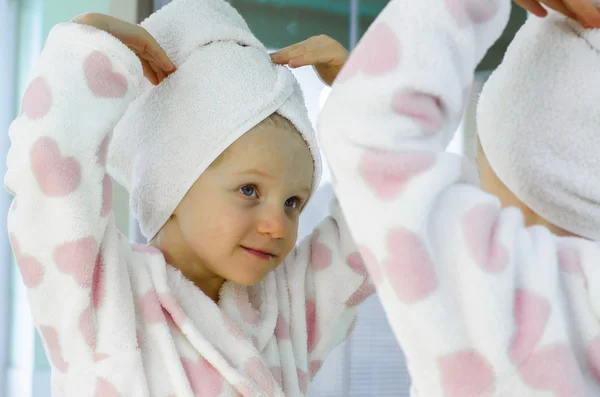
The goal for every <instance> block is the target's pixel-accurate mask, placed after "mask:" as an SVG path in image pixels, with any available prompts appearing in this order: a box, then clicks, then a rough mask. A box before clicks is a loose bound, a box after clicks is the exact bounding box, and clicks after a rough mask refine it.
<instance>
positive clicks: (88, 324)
mask: <svg viewBox="0 0 600 397" xmlns="http://www.w3.org/2000/svg"><path fill="white" fill-rule="evenodd" d="M79 331H80V332H81V334H82V335H83V339H84V340H85V342H86V343H87V345H88V346H89V347H90V348H91V349H92V351H95V350H96V327H95V326H94V310H93V309H92V308H91V307H88V308H87V309H85V310H84V311H83V313H81V316H79Z"/></svg>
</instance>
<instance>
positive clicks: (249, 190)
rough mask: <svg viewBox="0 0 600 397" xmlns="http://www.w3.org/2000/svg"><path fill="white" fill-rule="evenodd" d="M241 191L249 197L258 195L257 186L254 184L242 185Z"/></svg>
mask: <svg viewBox="0 0 600 397" xmlns="http://www.w3.org/2000/svg"><path fill="white" fill-rule="evenodd" d="M240 193H242V194H243V195H244V196H247V197H256V187H254V186H252V185H246V186H242V187H241V188H240Z"/></svg>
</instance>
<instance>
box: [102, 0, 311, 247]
mask: <svg viewBox="0 0 600 397" xmlns="http://www.w3.org/2000/svg"><path fill="white" fill-rule="evenodd" d="M142 26H143V27H144V28H145V29H146V30H148V32H150V34H152V36H153V37H154V38H155V39H156V40H157V41H158V43H159V44H160V45H161V46H162V48H163V49H164V50H165V51H166V53H167V54H168V55H169V57H170V58H171V60H172V61H173V62H174V63H175V65H176V66H177V68H178V70H177V71H176V72H175V73H174V74H172V75H171V76H169V77H168V78H167V79H166V80H165V81H163V83H161V84H160V85H159V86H152V85H151V84H150V83H144V86H143V89H141V90H140V94H139V96H138V97H137V98H136V99H135V100H134V101H133V102H132V103H131V105H130V107H129V109H128V110H127V112H126V113H125V115H124V116H123V118H122V120H121V121H120V122H119V123H118V125H117V126H116V128H115V131H114V135H113V140H112V143H111V147H110V151H109V159H108V170H109V173H110V174H111V176H113V177H114V178H115V180H117V181H118V182H119V183H120V184H122V185H123V186H125V188H126V189H127V190H128V191H129V193H130V207H131V211H132V213H133V214H134V216H135V217H136V218H137V219H138V221H139V224H140V230H141V232H142V234H143V235H144V236H145V237H146V238H147V239H152V238H153V237H154V236H155V235H156V233H157V232H158V231H159V230H160V228H161V227H162V226H163V225H164V223H165V222H166V221H167V220H168V218H169V216H171V214H172V213H173V211H174V210H175V208H176V207H177V205H178V204H179V203H180V201H181V199H182V198H183V197H184V195H185V194H186V193H187V191H188V190H189V189H190V187H191V186H192V185H193V183H194V182H195V181H196V179H198V177H199V176H200V175H201V174H202V172H204V170H205V169H206V168H207V167H208V166H209V165H210V164H211V163H212V162H213V161H214V160H215V159H216V158H217V157H218V156H219V154H221V153H222V152H223V151H224V150H225V149H226V148H227V147H228V146H229V145H231V144H232V143H233V142H234V141H236V140H237V139H238V138H239V137H240V136H242V135H243V134H244V133H246V132H247V131H248V130H250V129H251V128H252V127H254V126H256V125H257V124H258V123H260V122H261V121H262V120H264V119H265V118H266V117H268V116H269V115H271V114H272V113H274V112H277V113H279V114H281V115H282V116H283V117H285V118H287V119H288V120H290V121H291V122H292V123H293V124H294V125H295V126H296V128H297V129H298V131H300V133H301V134H302V136H303V137H304V139H305V141H306V143H307V144H308V146H309V148H310V150H311V152H312V155H313V159H314V165H315V171H314V176H313V192H314V191H315V190H316V187H318V186H319V180H320V176H321V160H320V155H319V150H318V147H317V143H316V139H315V134H314V131H313V128H312V124H311V122H310V120H309V118H308V113H307V110H306V107H305V105H304V99H303V96H302V92H301V89H300V87H299V85H298V83H297V81H296V79H295V78H294V76H293V75H292V73H291V72H290V71H289V69H287V68H286V67H285V66H279V65H274V64H273V63H272V62H271V59H270V57H269V55H268V53H267V50H266V48H265V47H264V46H263V45H262V44H261V43H260V42H259V41H258V40H257V39H256V38H255V37H254V36H253V34H252V33H251V32H250V30H249V29H248V26H247V25H246V22H245V21H244V20H243V18H242V17H241V16H240V15H239V14H238V12H237V11H236V10H235V9H234V8H233V7H231V6H230V5H229V4H227V3H226V2H225V1H222V0H175V1H173V2H172V3H169V4H168V5H166V6H165V7H163V8H162V9H161V10H159V11H158V12H156V13H155V14H153V15H152V16H150V17H149V18H148V19H147V20H146V21H144V22H142Z"/></svg>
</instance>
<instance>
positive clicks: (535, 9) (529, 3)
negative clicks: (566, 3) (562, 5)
mask: <svg viewBox="0 0 600 397" xmlns="http://www.w3.org/2000/svg"><path fill="white" fill-rule="evenodd" d="M515 3H517V4H518V5H520V6H521V7H523V8H524V9H526V10H527V11H529V12H530V13H532V14H533V15H535V16H536V17H540V18H542V17H545V16H546V15H548V11H546V9H545V8H544V7H542V5H541V4H540V3H539V2H538V1H537V0H515Z"/></svg>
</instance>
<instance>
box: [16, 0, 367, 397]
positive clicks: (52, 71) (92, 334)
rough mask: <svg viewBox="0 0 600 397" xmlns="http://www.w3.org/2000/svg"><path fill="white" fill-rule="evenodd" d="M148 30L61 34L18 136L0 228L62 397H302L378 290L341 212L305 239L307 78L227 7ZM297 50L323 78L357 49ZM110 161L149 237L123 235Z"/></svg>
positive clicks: (48, 53) (114, 24) (319, 42)
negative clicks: (10, 197) (300, 236)
mask: <svg viewBox="0 0 600 397" xmlns="http://www.w3.org/2000/svg"><path fill="white" fill-rule="evenodd" d="M143 26H144V28H142V27H140V26H134V25H130V24H127V23H125V22H123V21H119V20H117V19H114V18H110V17H108V16H104V15H99V14H87V15H84V16H81V17H78V18H76V19H75V20H74V22H72V23H66V24H61V25H57V26H56V27H55V28H54V29H53V30H52V32H51V34H50V36H49V38H48V40H47V43H46V45H45V48H44V50H43V53H42V55H41V58H40V61H39V64H38V65H37V67H36V68H35V70H34V71H33V73H32V79H31V82H30V84H29V86H28V88H27V91H26V93H25V95H24V97H23V101H22V107H21V112H20V114H19V116H18V117H17V118H16V119H15V121H14V122H13V124H12V125H11V128H10V138H11V141H12V147H11V149H10V152H9V155H8V171H7V174H6V176H5V185H6V188H7V189H9V191H11V192H13V193H14V195H15V196H16V198H15V200H14V201H13V204H12V208H11V211H10V215H9V219H8V228H9V232H10V238H11V244H12V247H13V250H14V253H15V256H16V259H17V262H18V264H19V268H20V270H21V274H22V277H23V281H24V283H25V285H26V286H27V287H28V297H29V301H30V305H31V309H32V312H33V317H34V319H35V322H36V324H37V327H38V329H39V331H40V334H41V336H42V339H43V342H44V347H45V349H46V352H47V354H48V356H49V359H50V362H51V365H52V394H53V396H57V397H61V396H69V397H70V396H77V397H87V396H89V397H92V396H93V397H117V396H119V397H145V396H153V397H173V396H177V397H192V396H197V397H234V396H244V397H255V396H279V397H283V396H303V395H305V394H306V391H307V387H308V383H309V381H310V380H311V379H312V377H313V376H314V375H315V374H316V372H317V371H318V370H319V367H320V366H321V363H322V362H323V360H324V358H325V357H326V355H327V353H328V352H329V351H330V350H331V349H332V348H333V347H334V346H335V345H336V344H338V343H340V342H341V341H342V340H343V339H344V338H345V337H346V335H347V334H348V333H349V332H350V330H351V329H352V325H353V322H354V319H355V306H356V305H357V304H359V303H360V302H361V301H362V300H364V299H365V298H366V297H367V296H369V294H371V293H372V292H373V291H374V288H373V287H372V285H371V283H370V281H369V279H368V277H367V275H366V271H365V270H364V268H363V265H362V262H361V259H360V255H359V254H358V253H357V251H356V248H355V246H354V243H353V241H352V239H351V238H350V236H349V234H348V233H347V231H346V227H345V224H344V221H343V218H342V215H341V212H340V211H339V209H338V207H337V205H336V204H335V203H334V204H333V205H332V212H331V217H330V218H328V219H326V220H325V221H324V222H323V223H322V224H321V225H320V226H319V227H318V228H317V229H316V230H315V231H314V233H313V234H312V236H311V237H310V238H309V239H308V240H307V241H304V242H303V243H302V244H300V245H299V246H298V247H295V242H296V234H297V227H298V217H299V215H300V213H301V211H302V208H303V207H304V206H305V205H306V202H307V200H308V199H309V197H310V195H311V193H312V192H313V190H314V187H315V186H318V178H319V167H320V165H319V164H320V163H319V159H318V150H316V145H315V139H314V136H313V134H312V130H311V128H310V122H309V121H308V118H307V114H306V109H305V108H304V104H303V101H302V98H301V94H300V93H299V89H298V86H297V83H296V82H295V80H294V79H293V77H292V76H291V73H290V72H289V70H287V69H286V68H285V67H282V66H276V65H274V64H273V63H272V61H271V59H270V58H269V55H268V54H267V52H266V50H265V48H264V47H263V46H262V44H261V43H259V42H258V41H257V40H256V38H255V37H254V36H252V34H251V33H250V31H249V29H248V27H247V26H246V24H245V22H244V21H243V19H242V18H241V17H240V16H239V14H237V12H235V11H234V10H233V9H232V8H231V7H230V6H229V5H228V4H227V3H225V2H224V1H221V0H203V1H200V0H175V1H174V2H172V3H171V4H169V5H168V6H166V7H164V8H163V9H162V10H161V11H159V12H158V13H156V14H155V15H153V16H152V17H151V18H150V19H149V20H147V21H145V22H144V23H143ZM152 36H153V37H152ZM155 39H156V40H155ZM159 43H160V45H159ZM161 47H162V48H161ZM163 49H164V50H163ZM298 50H299V51H298ZM290 53H291V54H292V55H291V57H292V58H300V59H297V60H296V61H293V62H292V64H293V65H295V66H299V65H302V64H315V66H316V68H317V71H318V72H319V74H320V76H321V78H323V80H324V81H326V82H329V83H331V81H332V80H333V79H334V78H335V75H336V74H337V71H338V70H339V69H340V67H341V65H342V64H343V63H344V61H345V59H346V57H347V53H346V51H345V50H344V49H343V48H342V47H341V46H340V45H339V44H338V43H337V42H335V41H333V40H332V39H329V38H327V37H324V36H320V37H318V38H313V39H311V40H308V41H307V42H306V43H302V44H301V45H300V48H299V47H293V48H290V49H287V50H285V51H284V52H283V53H282V54H283V56H284V58H285V59H286V61H285V62H284V63H287V62H288V61H290V60H291V58H290ZM294 54H295V55H294ZM277 55H278V54H275V55H274V57H275V58H276V57H277ZM280 55H281V54H280ZM143 76H146V77H147V78H148V79H149V80H150V81H151V82H152V83H153V84H154V85H150V84H145V83H144V82H143V79H142V78H143ZM111 139H112V142H111ZM107 152H108V153H107ZM107 158H108V160H107ZM107 161H108V168H109V169H110V170H111V174H112V175H113V176H114V177H115V178H117V180H119V181H120V182H121V183H123V184H124V185H125V186H126V187H127V188H128V189H129V191H130V195H131V207H132V211H133V212H134V214H135V215H136V217H137V218H138V220H139V222H140V225H141V229H142V231H143V233H144V234H145V236H146V237H147V238H148V239H149V240H150V241H151V243H150V245H147V246H145V245H144V246H132V245H130V243H129V242H128V241H127V239H126V238H125V237H124V236H122V235H120V234H119V233H118V232H117V229H116V227H115V221H114V217H113V215H112V214H111V197H112V196H111V179H110V178H109V177H108V176H107V174H106V170H107Z"/></svg>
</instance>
